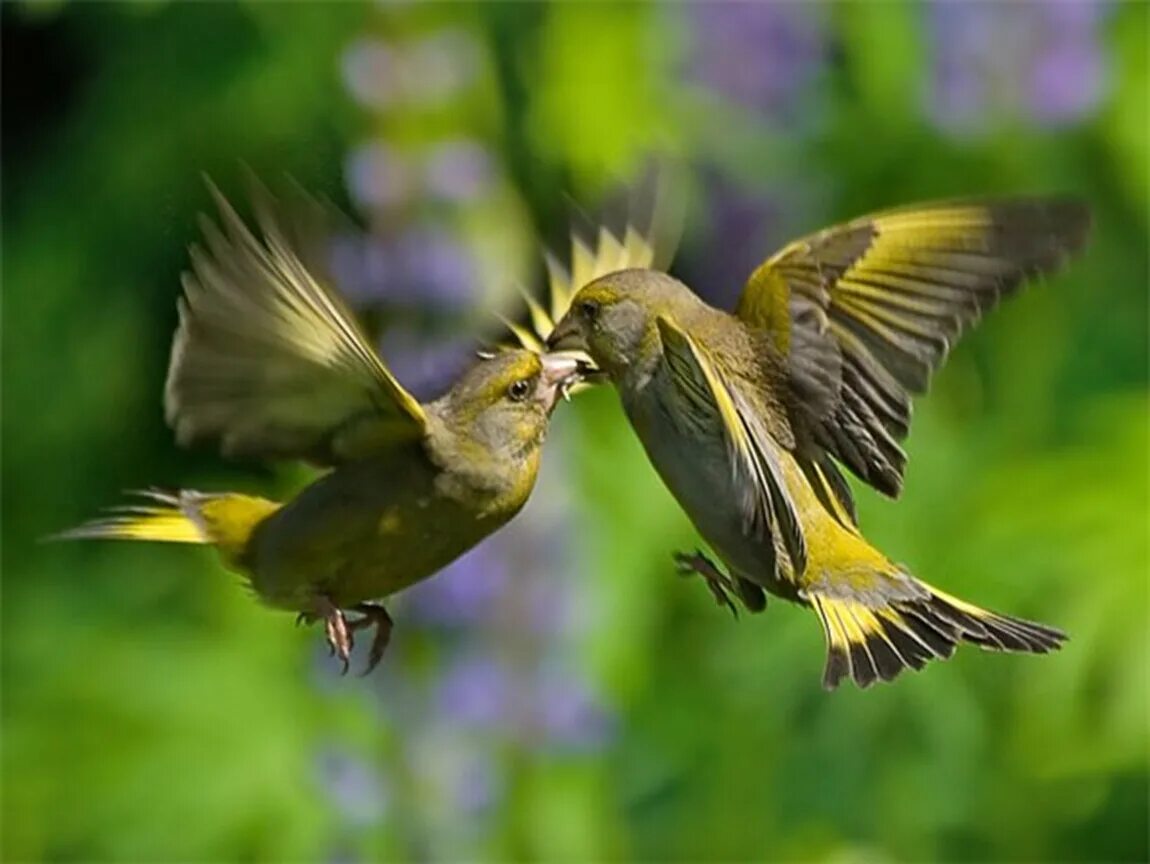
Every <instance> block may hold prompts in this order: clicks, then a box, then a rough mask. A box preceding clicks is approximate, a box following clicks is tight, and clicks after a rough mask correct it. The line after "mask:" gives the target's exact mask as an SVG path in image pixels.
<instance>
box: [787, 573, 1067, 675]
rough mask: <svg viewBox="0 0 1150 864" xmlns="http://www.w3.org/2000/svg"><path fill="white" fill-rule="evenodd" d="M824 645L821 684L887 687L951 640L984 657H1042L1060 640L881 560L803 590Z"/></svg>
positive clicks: (938, 655) (941, 652) (941, 655)
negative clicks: (852, 682)
mask: <svg viewBox="0 0 1150 864" xmlns="http://www.w3.org/2000/svg"><path fill="white" fill-rule="evenodd" d="M804 596H805V599H806V600H807V601H808V602H809V603H810V604H811V606H813V607H814V609H815V611H816V612H817V613H818V615H819V618H820V619H821V620H822V624H823V631H824V633H825V634H826V640H827V665H826V670H825V672H824V674H823V686H824V687H826V688H827V689H828V690H830V689H834V688H835V687H837V686H838V684H839V682H840V681H841V680H842V679H843V677H845V676H846V675H848V674H849V675H850V676H851V677H852V678H853V679H854V680H855V683H857V684H858V685H859V686H860V687H868V686H870V685H871V684H873V683H874V682H875V681H876V680H878V679H882V680H883V681H890V680H891V679H892V678H894V677H895V676H896V675H898V674H899V673H900V672H901V671H902V670H903V669H906V668H908V667H909V668H911V669H915V670H917V669H921V668H922V667H923V666H924V665H925V664H926V663H927V661H929V660H934V659H946V658H948V657H950V655H951V654H953V653H954V649H955V647H956V646H957V644H958V643H959V642H972V643H974V644H975V645H979V646H981V647H982V648H984V649H987V650H991V651H1025V652H1030V653H1033V654H1045V653H1046V652H1048V651H1053V650H1056V649H1058V648H1059V647H1061V645H1062V643H1063V642H1065V641H1066V638H1067V637H1066V634H1065V633H1063V632H1062V631H1060V630H1056V629H1055V628H1053V627H1047V626H1045V625H1043V624H1035V623H1033V622H1030V621H1023V620H1022V619H1020V618H1012V617H1010V616H1008V615H1001V614H999V613H997V612H991V611H989V610H986V609H981V608H979V607H978V606H975V605H973V604H971V603H966V602H964V601H962V600H959V599H958V598H957V597H951V596H950V595H949V594H944V593H943V592H942V591H939V590H938V589H937V588H934V587H932V586H930V585H927V584H926V583H925V582H921V581H919V580H918V579H915V578H914V577H912V576H910V575H908V574H906V573H904V572H903V571H902V570H900V569H899V568H898V567H897V566H896V565H894V564H891V563H889V562H887V563H886V565H885V567H882V566H880V567H875V568H873V569H870V570H869V572H862V573H859V572H855V573H851V574H850V575H849V576H848V577H845V578H841V579H824V580H822V581H820V582H818V583H816V584H813V585H811V586H809V587H808V588H807V589H806V590H805V591H804Z"/></svg>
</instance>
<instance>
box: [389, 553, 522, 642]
mask: <svg viewBox="0 0 1150 864" xmlns="http://www.w3.org/2000/svg"><path fill="white" fill-rule="evenodd" d="M498 540H499V538H497V537H493V538H490V539H488V540H486V541H485V542H483V543H480V544H479V545H478V546H476V547H475V548H474V549H472V550H470V551H469V552H467V553H466V554H464V555H463V556H462V557H460V558H457V559H456V560H455V561H454V562H452V563H451V564H449V565H448V566H447V567H445V568H444V569H443V570H441V571H440V572H439V573H437V574H436V575H435V576H434V577H432V578H431V579H428V580H427V581H425V582H421V583H420V584H419V585H416V586H413V587H412V588H410V589H409V590H408V591H407V592H405V598H406V599H405V603H406V604H407V607H406V609H405V613H406V612H407V611H410V614H411V615H412V616H413V617H415V618H417V619H421V620H424V621H428V622H431V623H436V624H449V625H450V624H469V623H473V622H475V621H479V620H483V619H486V618H490V617H491V615H492V614H493V612H494V610H495V607H496V606H497V604H498V603H499V600H500V597H501V595H502V593H503V591H504V590H505V588H506V586H507V584H508V581H509V577H510V572H509V568H508V565H507V561H506V559H505V558H504V556H503V555H502V554H501V551H502V550H501V549H500V544H499V542H498Z"/></svg>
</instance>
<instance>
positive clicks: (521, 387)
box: [507, 378, 531, 402]
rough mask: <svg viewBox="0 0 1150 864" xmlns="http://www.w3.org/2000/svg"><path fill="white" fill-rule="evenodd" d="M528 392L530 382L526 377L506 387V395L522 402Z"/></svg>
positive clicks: (529, 390)
mask: <svg viewBox="0 0 1150 864" xmlns="http://www.w3.org/2000/svg"><path fill="white" fill-rule="evenodd" d="M530 392H531V382H530V381H528V380H527V379H526V378H521V379H520V380H518V381H516V382H515V383H514V384H512V385H511V386H510V387H508V388H507V395H508V396H510V397H511V399H512V400H513V401H515V402H522V401H523V400H524V399H526V398H527V394H528V393H530Z"/></svg>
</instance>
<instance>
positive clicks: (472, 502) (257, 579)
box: [56, 182, 652, 674]
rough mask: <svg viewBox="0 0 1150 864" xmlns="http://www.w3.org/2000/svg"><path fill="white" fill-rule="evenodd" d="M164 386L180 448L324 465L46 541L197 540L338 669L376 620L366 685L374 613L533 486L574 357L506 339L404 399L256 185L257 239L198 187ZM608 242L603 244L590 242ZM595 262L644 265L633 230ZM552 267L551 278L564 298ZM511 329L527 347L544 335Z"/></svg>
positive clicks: (155, 501) (166, 497)
mask: <svg viewBox="0 0 1150 864" xmlns="http://www.w3.org/2000/svg"><path fill="white" fill-rule="evenodd" d="M209 187H210V189H211V193H212V196H213V198H214V199H215V202H216V206H217V207H218V210H219V224H217V223H216V222H214V221H212V220H211V219H209V218H207V217H204V218H203V220H202V231H203V236H204V241H203V244H202V245H196V246H193V247H192V249H191V266H190V269H189V270H188V271H187V272H186V273H185V274H184V277H183V292H182V298H181V299H180V300H179V303H178V308H179V324H178V328H177V331H176V334H175V337H174V340H173V345H172V351H171V360H170V365H169V369H168V375H167V381H166V385H165V390H164V406H165V414H166V419H167V421H168V423H169V424H170V425H171V426H172V427H173V429H174V430H175V434H176V438H177V440H178V441H179V443H181V444H183V445H191V444H194V443H200V442H214V443H215V444H217V445H218V446H219V448H220V449H221V450H222V452H223V453H224V455H226V456H242V457H255V458H260V459H265V460H271V459H276V460H304V461H306V462H309V463H311V464H312V465H314V466H317V467H319V468H321V469H322V470H323V473H321V474H320V475H319V476H318V477H317V478H315V479H314V480H313V481H312V482H310V483H309V484H308V485H306V486H305V487H304V488H302V489H301V490H299V491H298V493H297V494H295V495H294V497H292V498H290V499H289V500H286V501H272V500H269V499H267V498H264V497H260V496H258V495H252V494H245V493H240V492H230V491H225V492H201V491H195V490H180V491H174V492H169V491H161V490H157V489H149V490H144V491H142V492H140V493H139V498H138V500H137V503H135V504H132V505H128V506H125V507H119V508H113V510H112V512H111V513H110V514H108V515H106V516H105V517H102V518H98V519H95V520H93V521H90V522H87V523H85V524H82V525H80V526H79V527H76V528H73V529H71V530H67V531H64V532H62V533H60V534H58V535H56V537H57V538H60V539H119V540H142V541H163V542H170V543H192V544H206V545H210V546H213V547H215V550H216V551H217V552H218V554H219V557H220V559H221V561H222V563H223V564H224V566H225V567H226V568H227V569H229V570H232V571H234V572H236V573H238V574H240V575H241V576H242V577H243V578H244V579H245V580H246V582H247V584H248V585H249V586H250V588H251V590H252V591H253V592H254V593H255V595H256V596H257V597H258V598H259V600H260V601H262V602H263V603H264V604H266V605H268V606H270V607H273V608H275V609H281V610H285V611H289V612H295V613H297V617H298V620H299V621H300V622H305V623H313V622H317V621H322V622H323V625H324V632H325V638H326V641H327V644H328V646H329V648H330V650H331V652H332V653H334V654H335V655H337V656H338V658H339V660H340V661H341V662H342V671H343V673H344V674H346V672H347V670H348V666H349V658H350V654H351V651H352V648H353V643H354V636H355V633H356V632H357V631H360V630H364V629H370V628H372V627H374V630H375V632H374V636H373V639H372V643H371V646H370V652H369V655H368V660H367V665H366V669H365V670H364V674H367V673H368V672H370V671H371V670H372V669H373V668H375V667H376V665H377V664H378V663H379V662H380V660H381V659H382V657H383V656H384V652H385V649H386V647H387V645H388V642H389V640H390V636H391V632H392V626H393V621H392V619H391V617H390V615H389V614H388V612H387V609H386V607H385V606H384V605H383V604H382V603H381V602H379V601H380V600H381V599H383V598H386V597H388V596H389V595H392V594H394V593H395V592H397V591H400V590H402V589H404V588H406V587H408V586H410V585H412V584H414V583H416V582H419V581H420V580H423V579H425V578H427V577H429V576H431V575H433V574H434V573H436V572H437V571H438V570H440V569H441V568H443V567H444V566H446V565H447V564H448V563H450V562H451V561H452V560H454V559H455V558H457V557H459V556H460V555H462V554H463V553H464V552H466V551H467V550H468V549H470V548H471V547H473V546H474V545H476V544H477V543H479V542H480V541H481V540H483V539H484V538H485V537H487V536H488V535H490V534H491V533H492V532H494V531H496V530H497V529H499V528H500V527H501V526H503V525H504V524H505V523H507V522H508V521H509V520H510V519H511V518H512V517H513V516H515V514H516V513H517V512H518V511H519V510H520V509H521V508H522V507H523V506H524V504H525V502H526V501H527V499H528V496H529V495H530V494H531V491H532V489H533V487H534V485H535V480H536V476H537V473H538V470H539V464H540V454H541V448H542V446H543V442H544V439H545V436H546V432H547V429H548V423H549V420H550V417H551V414H552V411H553V410H554V408H555V406H556V404H557V403H558V401H560V399H561V397H564V396H566V395H567V393H568V392H569V390H570V389H572V388H573V387H574V386H575V385H576V384H577V383H578V378H579V370H580V368H582V362H581V361H580V360H579V359H577V358H575V357H573V356H569V355H563V354H562V353H551V354H548V353H545V352H543V351H541V350H537V348H536V349H531V348H527V347H523V346H522V345H504V346H499V347H498V350H494V351H485V352H482V353H481V354H480V356H479V358H478V359H477V361H476V362H475V363H474V365H472V366H471V368H470V369H468V370H467V371H466V372H464V373H463V374H462V376H461V377H460V378H459V379H458V380H457V381H456V382H455V383H454V385H453V386H451V388H450V389H449V390H448V392H447V393H446V394H444V395H443V396H441V397H440V398H438V399H435V400H434V401H429V402H425V403H420V402H419V401H417V400H416V399H415V398H414V397H413V396H412V395H411V394H410V393H409V392H408V391H407V390H405V389H404V388H403V386H402V385H401V384H400V383H399V381H397V380H396V378H395V376H394V375H393V374H392V373H391V371H390V370H389V369H388V368H387V366H386V365H385V364H384V362H383V360H382V359H381V358H380V356H379V355H378V354H377V352H376V351H375V349H374V348H373V347H372V346H371V344H370V343H369V340H368V339H367V337H366V336H365V334H364V330H363V329H362V328H361V326H360V325H359V323H358V322H357V321H356V319H355V317H354V316H353V314H352V313H351V312H350V310H349V308H348V306H347V305H346V304H345V302H344V301H343V300H342V299H341V297H340V296H339V294H338V292H337V291H336V290H335V289H334V288H333V286H332V285H331V284H328V280H326V279H325V278H323V277H322V276H320V275H317V272H318V270H317V268H316V267H315V266H312V267H309V266H308V263H306V259H307V256H306V255H305V253H304V250H303V249H302V244H301V243H300V242H296V241H297V240H298V239H299V238H297V237H296V235H295V233H294V232H293V227H294V226H293V225H291V224H288V222H287V221H286V220H284V219H283V218H282V214H281V213H277V210H276V206H275V202H274V199H273V198H272V197H271V196H270V194H268V193H267V192H266V190H263V189H261V188H257V191H256V194H255V196H254V198H255V209H256V220H257V221H256V228H257V231H256V232H253V230H252V229H251V228H250V227H249V226H248V224H247V223H245V221H244V220H243V219H241V218H240V216H239V215H238V214H237V212H236V211H235V209H233V207H232V206H231V205H230V204H229V203H228V201H227V200H226V199H225V198H224V196H223V195H222V194H221V193H220V192H219V190H218V189H217V188H216V187H215V186H214V185H212V184H211V183H210V182H209ZM604 236H605V237H609V238H611V240H612V241H613V244H614V245H613V246H612V248H615V247H617V246H619V245H620V241H619V240H616V239H615V236H614V234H611V233H610V232H605V233H604ZM628 248H629V250H630V252H629V253H628V255H630V256H631V257H628V255H623V256H622V257H621V258H620V257H616V258H613V259H612V260H613V262H615V263H618V261H626V260H630V261H634V262H640V263H641V262H645V261H646V262H649V261H650V260H652V259H651V258H650V256H649V254H647V252H646V251H645V249H646V247H645V246H644V245H643V244H642V243H641V242H639V235H638V234H635V235H634V237H633V238H632V242H631V243H630V245H629V247H628ZM563 272H564V271H562V268H556V269H555V270H554V272H553V278H552V287H553V288H554V289H555V290H560V291H562V290H567V289H565V285H566V283H565V282H564V281H563V278H564V277H563V276H562V273H563ZM516 326H517V327H518V329H519V330H520V337H521V338H522V339H528V340H529V341H530V342H531V343H533V344H534V345H536V346H539V345H541V344H542V340H543V339H545V338H546V336H547V335H548V334H547V332H546V331H543V332H540V333H535V334H533V335H530V336H529V333H530V331H529V330H527V329H525V328H523V327H521V326H519V325H516Z"/></svg>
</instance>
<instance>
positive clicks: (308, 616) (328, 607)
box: [295, 597, 356, 675]
mask: <svg viewBox="0 0 1150 864" xmlns="http://www.w3.org/2000/svg"><path fill="white" fill-rule="evenodd" d="M320 620H322V621H323V635H324V638H325V639H326V640H327V650H328V654H330V655H332V656H335V657H339V659H340V662H342V663H343V670H342V671H341V672H340V674H341V675H346V674H347V669H348V666H349V665H350V663H351V649H352V648H353V647H354V646H355V638H354V634H355V630H356V628H355V623H356V622H349V621H348V620H347V617H346V616H345V615H344V614H343V610H342V609H340V608H339V607H337V606H336V605H335V604H334V603H332V602H331V600H329V599H328V598H326V597H320V598H319V599H317V600H316V603H315V611H312V612H300V613H299V614H298V615H297V616H296V618H295V623H296V626H297V627H298V626H300V625H301V624H314V623H315V622H316V621H320Z"/></svg>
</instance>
